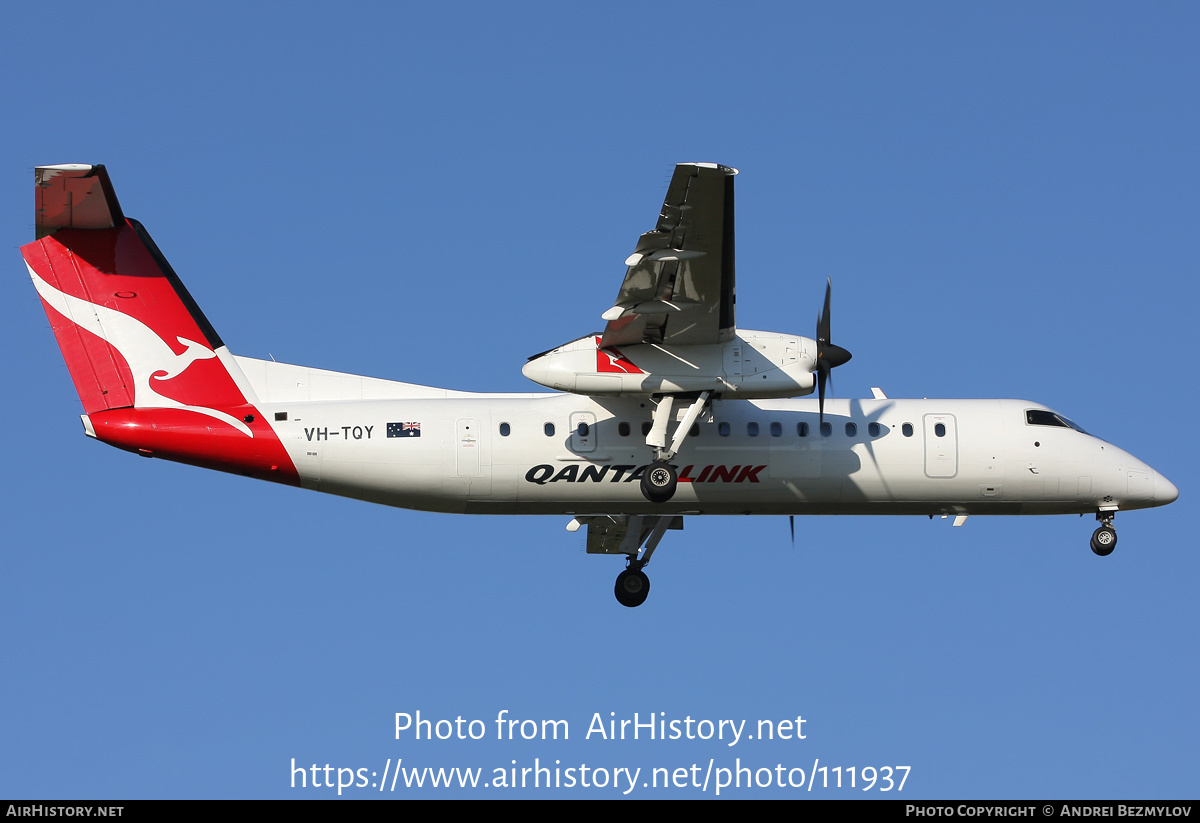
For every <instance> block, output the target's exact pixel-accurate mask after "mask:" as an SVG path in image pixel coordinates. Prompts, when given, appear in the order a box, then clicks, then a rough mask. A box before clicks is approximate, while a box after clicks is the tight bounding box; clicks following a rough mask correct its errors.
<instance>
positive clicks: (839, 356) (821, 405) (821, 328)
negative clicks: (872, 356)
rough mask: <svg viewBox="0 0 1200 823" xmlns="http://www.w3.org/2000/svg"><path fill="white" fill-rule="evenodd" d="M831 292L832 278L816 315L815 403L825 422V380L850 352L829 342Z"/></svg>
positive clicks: (826, 286)
mask: <svg viewBox="0 0 1200 823" xmlns="http://www.w3.org/2000/svg"><path fill="white" fill-rule="evenodd" d="M832 292H833V278H830V279H828V280H827V281H826V282H825V308H824V309H823V310H822V311H821V314H820V316H819V317H817V368H816V372H817V403H818V409H819V410H820V413H821V414H820V418H821V423H822V424H824V423H825V382H826V381H827V380H829V379H830V372H831V371H832V370H833V369H834V368H835V367H837V366H840V365H842V364H843V363H845V362H847V361H848V360H849V359H850V358H851V356H852V355H851V354H850V352H848V351H846V350H845V349H843V348H842V347H841V346H835V345H833V344H832V343H830V342H829V297H830V294H831V293H832Z"/></svg>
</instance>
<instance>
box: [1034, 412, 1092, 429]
mask: <svg viewBox="0 0 1200 823" xmlns="http://www.w3.org/2000/svg"><path fill="white" fill-rule="evenodd" d="M1025 423H1026V424H1027V425H1030V426H1058V427H1059V428H1061V429H1074V430H1075V431H1077V432H1080V433H1082V434H1087V432H1085V431H1084V430H1083V429H1082V428H1080V426H1079V424H1078V423H1074V422H1072V421H1070V420H1068V419H1067V418H1065V417H1063V416H1062V415H1061V414H1055V413H1054V412H1052V411H1048V410H1046V409H1026V410H1025Z"/></svg>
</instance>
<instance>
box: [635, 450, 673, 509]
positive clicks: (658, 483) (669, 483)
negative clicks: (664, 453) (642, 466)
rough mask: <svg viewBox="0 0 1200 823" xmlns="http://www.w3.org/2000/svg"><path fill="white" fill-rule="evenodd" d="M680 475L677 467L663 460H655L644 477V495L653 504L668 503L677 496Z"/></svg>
mask: <svg viewBox="0 0 1200 823" xmlns="http://www.w3.org/2000/svg"><path fill="white" fill-rule="evenodd" d="M678 484H679V475H678V474H677V473H676V472H675V467H674V466H672V465H671V464H670V463H666V462H664V461H662V460H655V461H654V462H653V463H651V464H650V466H649V467H648V468H647V469H646V473H645V474H643V475H642V495H643V496H644V497H645V498H646V499H647V500H649V501H650V502H651V503H666V502H667V501H668V500H670V499H671V498H672V497H674V496H675V487H676V486H677V485H678Z"/></svg>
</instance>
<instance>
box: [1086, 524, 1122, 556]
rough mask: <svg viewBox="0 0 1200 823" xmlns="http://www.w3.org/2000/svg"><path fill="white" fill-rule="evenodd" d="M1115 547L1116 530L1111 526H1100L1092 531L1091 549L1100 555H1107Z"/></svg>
mask: <svg viewBox="0 0 1200 823" xmlns="http://www.w3.org/2000/svg"><path fill="white" fill-rule="evenodd" d="M1116 547H1117V530H1116V529H1114V528H1113V527H1112V526H1101V527H1100V528H1098V529H1096V531H1095V532H1093V533H1092V551H1093V552H1095V553H1096V554H1098V555H1099V556H1100V557H1108V556H1109V555H1110V554H1112V553H1113V549H1115V548H1116Z"/></svg>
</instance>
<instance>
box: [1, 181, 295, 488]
mask: <svg viewBox="0 0 1200 823" xmlns="http://www.w3.org/2000/svg"><path fill="white" fill-rule="evenodd" d="M37 224H38V237H39V238H40V239H38V240H37V241H35V242H33V243H30V244H28V245H27V246H24V247H23V248H22V249H21V252H22V255H23V256H24V258H25V262H26V265H27V266H28V267H29V273H30V276H31V277H32V278H33V284H34V286H35V287H36V288H37V291H38V294H39V295H41V298H42V302H43V306H44V308H45V310H46V315H47V317H48V318H49V319H50V325H51V327H52V328H53V329H54V334H55V336H56V337H57V339H58V344H59V347H60V348H61V349H62V353H63V358H64V359H65V360H66V362H67V368H68V369H69V370H70V372H71V378H72V379H73V380H74V381H75V388H76V390H77V391H78V392H79V399H80V400H81V401H83V408H84V411H85V412H87V417H88V422H89V423H90V428H91V430H92V431H93V432H94V433H95V435H96V436H97V437H98V438H99V439H101V440H106V441H107V442H110V443H112V444H113V445H117V446H120V447H122V448H127V449H130V450H136V451H139V452H141V453H143V454H154V455H156V456H161V457H168V458H170V459H175V460H182V461H184V462H189V463H200V464H202V465H206V466H209V467H212V468H222V469H226V470H230V471H238V472H243V473H250V474H257V475H260V476H265V477H268V478H270V479H276V480H281V479H285V478H283V477H281V476H280V475H279V474H278V472H280V471H284V467H285V466H286V470H287V472H290V475H291V477H289V478H286V480H287V481H288V482H295V481H294V479H292V478H294V475H295V469H294V468H293V467H292V464H291V460H290V459H289V458H288V457H287V454H286V453H285V452H284V449H283V447H282V444H280V443H279V440H278V438H277V437H276V436H275V434H274V432H273V431H272V430H271V428H270V426H269V425H267V423H266V421H263V420H262V419H261V415H259V414H258V413H257V412H256V411H255V409H254V405H253V404H254V402H255V398H254V396H253V393H252V391H251V390H250V389H249V387H248V384H247V383H246V381H245V379H244V377H242V375H241V371H240V369H239V368H238V366H237V364H236V362H235V361H234V360H233V357H232V356H231V355H230V354H229V351H228V350H227V349H226V348H225V346H224V344H223V343H222V342H221V339H220V338H219V337H218V336H217V333H216V331H215V330H214V329H213V327H212V325H211V324H210V323H209V322H208V320H207V319H206V318H205V317H204V315H203V313H202V312H201V311H200V309H199V307H198V306H197V305H196V303H195V301H194V300H192V297H191V295H189V294H188V292H187V289H185V288H184V286H183V284H182V283H181V282H180V280H179V277H178V276H177V275H176V274H175V272H174V270H173V269H172V268H171V266H170V264H169V263H167V261H166V259H165V258H164V257H163V256H162V253H161V252H160V251H159V250H158V247H157V246H156V245H155V244H154V241H153V240H151V239H150V236H149V235H148V234H147V233H146V230H145V229H144V228H143V227H142V226H141V224H140V223H138V222H137V221H135V220H129V219H126V218H125V216H124V213H123V212H122V211H121V207H120V204H119V203H118V202H117V199H116V195H115V194H114V192H113V189H112V185H111V183H110V182H109V179H108V174H107V172H105V170H104V167H103V166H47V167H41V168H38V169H37ZM118 410H125V411H118ZM168 410H170V411H168ZM118 421H119V425H118ZM287 472H285V473H287Z"/></svg>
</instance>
